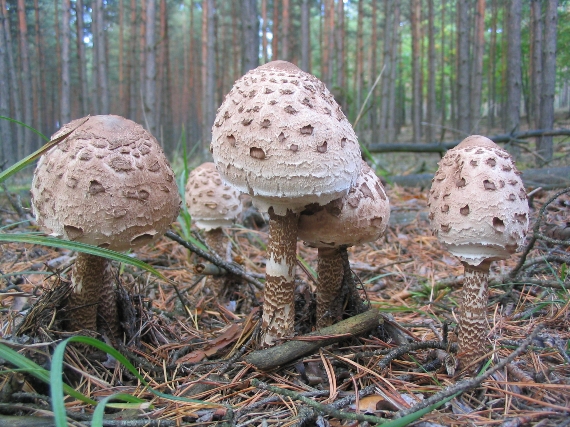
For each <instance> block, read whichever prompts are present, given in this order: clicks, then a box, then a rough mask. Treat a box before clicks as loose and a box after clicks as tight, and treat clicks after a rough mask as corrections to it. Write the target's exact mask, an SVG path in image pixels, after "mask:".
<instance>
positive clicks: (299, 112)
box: [211, 61, 361, 215]
mask: <svg viewBox="0 0 570 427" xmlns="http://www.w3.org/2000/svg"><path fill="white" fill-rule="evenodd" d="M211 150H212V153H213V156H214V161H215V162H216V165H217V167H218V171H219V172H220V175H221V176H222V178H223V179H224V180H226V181H228V182H229V183H231V184H233V185H235V186H236V187H237V188H238V189H239V190H240V191H242V192H244V193H248V194H250V195H251V196H252V197H253V199H254V203H255V204H256V205H257V206H258V207H259V208H260V209H261V210H263V211H267V210H268V209H269V207H273V209H274V212H275V213H276V214H277V215H284V214H285V212H286V210H287V209H291V210H292V211H296V212H299V211H301V210H302V209H303V208H304V206H306V205H308V204H310V203H319V204H326V203H328V202H330V201H332V200H334V199H337V198H339V197H342V196H343V195H345V194H346V192H347V191H348V189H349V188H350V187H351V186H352V185H354V184H355V182H356V179H357V177H358V174H359V172H360V165H361V163H360V147H359V145H358V140H357V137H356V134H355V133H354V130H353V129H352V126H351V125H350V123H349V122H348V120H347V119H346V117H345V116H344V114H343V112H342V111H341V109H340V107H339V105H338V104H337V103H336V101H335V100H334V97H333V96H332V95H331V93H330V92H329V91H328V90H327V88H326V87H325V85H324V84H323V83H322V82H321V81H320V80H319V79H317V78H316V77H314V76H312V75H311V74H308V73H305V72H304V71H302V70H300V69H299V68H297V67H296V66H295V65H293V64H291V63H289V62H286V61H273V62H270V63H267V64H265V65H262V66H261V67H258V68H256V69H254V70H252V71H250V72H248V73H247V74H246V75H245V76H243V77H241V78H240V79H239V80H237V81H236V83H235V84H234V87H233V88H232V90H231V91H230V92H229V93H228V95H227V96H226V98H225V100H224V102H223V104H222V105H221V107H220V108H219V109H218V114H217V116H216V120H215V122H214V126H213V128H212V144H211Z"/></svg>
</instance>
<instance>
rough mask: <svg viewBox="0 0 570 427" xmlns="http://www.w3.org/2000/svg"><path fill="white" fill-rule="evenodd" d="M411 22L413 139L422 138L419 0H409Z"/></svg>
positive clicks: (419, 139) (418, 139)
mask: <svg viewBox="0 0 570 427" xmlns="http://www.w3.org/2000/svg"><path fill="white" fill-rule="evenodd" d="M410 13H411V24H412V131H413V138H414V141H421V140H422V127H421V126H422V124H421V122H422V103H423V97H422V86H421V75H422V69H421V53H422V52H421V40H422V35H421V18H420V16H421V0H411V3H410Z"/></svg>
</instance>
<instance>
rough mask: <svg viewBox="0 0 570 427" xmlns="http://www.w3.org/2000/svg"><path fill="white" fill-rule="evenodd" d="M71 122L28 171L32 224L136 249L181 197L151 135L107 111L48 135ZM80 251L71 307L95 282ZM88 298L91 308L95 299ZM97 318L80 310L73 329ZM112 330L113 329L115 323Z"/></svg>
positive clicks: (161, 227)
mask: <svg viewBox="0 0 570 427" xmlns="http://www.w3.org/2000/svg"><path fill="white" fill-rule="evenodd" d="M81 122H84V123H83V124H81V125H80V126H78V125H79V124H80V123H81ZM74 128H76V129H75V130H74V131H73V133H72V134H71V135H70V136H69V137H67V139H65V140H64V141H63V142H61V143H60V144H58V145H57V146H55V147H54V148H52V149H51V150H49V151H48V152H47V153H46V154H44V155H43V156H42V157H41V158H40V160H39V162H38V165H37V167H36V170H35V172H34V179H33V181H32V189H31V193H32V209H33V211H34V214H35V216H36V219H37V221H38V225H39V226H40V227H41V228H42V229H44V230H46V231H47V232H48V233H50V234H51V235H53V236H56V237H60V238H63V239H67V240H74V241H78V242H82V243H88V244H91V245H95V246H100V247H104V248H108V249H112V250H116V251H123V250H127V249H135V248H137V247H139V246H141V245H143V244H146V243H149V242H151V241H152V240H154V239H155V238H157V237H159V236H160V235H162V234H163V233H164V231H166V229H167V228H168V227H169V225H170V224H171V223H172V222H173V221H174V220H175V219H176V216H177V215H178V211H179V208H180V197H179V195H178V190H177V188H176V183H175V180H174V174H173V172H172V169H171V168H170V165H169V164H168V161H167V159H166V157H165V156H164V153H163V152H162V149H161V148H160V145H159V144H158V142H157V141H156V139H154V137H153V136H152V135H151V134H150V133H149V132H147V131H146V130H145V129H144V128H143V127H142V126H140V125H138V124H136V123H134V122H132V121H131V120H127V119H125V118H123V117H119V116H113V115H107V116H93V117H89V119H88V120H85V119H79V120H75V121H73V122H71V123H69V124H67V125H65V126H63V127H62V129H60V130H59V131H58V132H56V133H55V134H54V135H53V136H52V139H55V138H57V137H58V136H59V135H62V134H64V133H67V132H69V131H70V130H71V129H74ZM83 257H92V255H86V254H82V253H80V254H79V255H78V260H77V262H76V266H75V269H74V273H73V275H74V282H75V283H76V287H75V292H74V294H72V296H71V297H70V304H71V305H72V306H81V305H83V304H84V303H83V302H82V300H83V296H81V293H82V292H91V291H92V290H90V289H86V288H91V287H92V286H95V284H92V282H93V281H88V280H87V279H84V278H83V277H82V276H84V275H88V274H93V275H94V274H95V273H94V272H91V271H90V270H91V269H92V266H93V265H95V264H97V262H98V261H97V262H96V261H93V260H87V261H86V260H82V258H83ZM106 261H107V260H105V262H106ZM82 266H83V267H82ZM93 268H94V267H93ZM105 268H106V267H105ZM97 274H99V273H97ZM99 277H104V274H103V273H101V274H99ZM95 282H99V283H101V281H95ZM103 282H105V283H101V286H102V287H101V288H100V289H99V290H95V291H94V293H93V295H95V296H97V295H99V294H102V293H105V292H113V291H112V284H111V283H110V282H106V281H105V280H103ZM88 283H89V284H88ZM106 287H111V288H110V289H111V290H109V289H107V288H106ZM75 300H77V301H76V302H74V301H75ZM92 303H95V307H96V304H97V301H96V300H95V301H92ZM107 309H113V307H112V305H107V304H104V305H103V304H101V305H100V307H99V311H100V312H101V310H107ZM81 310H82V309H79V308H78V309H77V310H74V311H73V312H74V313H75V314H74V316H77V317H78V318H79V317H80V315H79V314H78V313H79V312H80V311H81ZM112 316H115V318H116V314H115V315H113V314H108V315H105V317H106V319H108V320H109V324H111V323H113V320H111V319H112ZM96 319H97V316H93V315H87V316H86V318H85V322H83V320H81V321H80V322H77V323H74V324H73V327H74V328H75V327H76V328H79V327H82V328H85V329H91V330H95V323H96ZM111 328H115V331H114V332H116V329H117V327H116V326H111Z"/></svg>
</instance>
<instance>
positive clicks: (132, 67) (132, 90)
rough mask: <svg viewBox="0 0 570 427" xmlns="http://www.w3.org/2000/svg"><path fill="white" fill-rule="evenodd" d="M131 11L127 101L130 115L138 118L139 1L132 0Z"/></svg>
mask: <svg viewBox="0 0 570 427" xmlns="http://www.w3.org/2000/svg"><path fill="white" fill-rule="evenodd" d="M130 4H131V11H130V12H131V13H130V17H129V54H128V59H127V75H128V77H129V83H128V86H127V95H126V98H127V99H126V101H127V102H128V117H129V118H130V119H131V120H134V121H136V120H137V75H136V68H137V2H136V0H131V2H130Z"/></svg>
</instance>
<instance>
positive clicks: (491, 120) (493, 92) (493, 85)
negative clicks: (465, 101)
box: [487, 0, 499, 133]
mask: <svg viewBox="0 0 570 427" xmlns="http://www.w3.org/2000/svg"><path fill="white" fill-rule="evenodd" d="M491 9H492V15H491V41H490V46H489V67H488V68H489V77H488V81H489V83H488V85H489V100H488V101H487V102H488V112H487V133H489V132H491V129H492V128H493V127H494V126H495V115H496V112H497V110H496V105H497V77H496V73H497V68H496V52H497V15H498V13H499V12H498V7H497V0H492V8H491Z"/></svg>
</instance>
